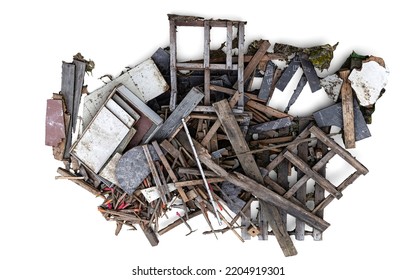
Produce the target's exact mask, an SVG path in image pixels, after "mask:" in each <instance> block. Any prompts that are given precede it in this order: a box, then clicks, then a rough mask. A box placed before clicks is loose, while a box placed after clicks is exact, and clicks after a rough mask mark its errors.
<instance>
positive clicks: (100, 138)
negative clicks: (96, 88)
mask: <svg viewBox="0 0 416 280" xmlns="http://www.w3.org/2000/svg"><path fill="white" fill-rule="evenodd" d="M128 132H129V129H128V127H127V126H126V125H125V124H124V123H123V122H122V121H120V120H119V119H118V118H117V117H116V116H115V115H114V114H113V113H111V111H110V110H108V109H107V108H106V107H103V108H102V109H101V110H100V112H99V113H98V114H97V116H96V117H95V118H94V120H93V121H92V122H91V124H90V125H89V126H88V127H87V129H86V130H85V132H84V133H83V134H82V136H81V138H80V139H79V140H78V141H77V142H76V143H75V144H74V146H73V148H72V154H73V155H74V156H76V157H77V158H78V159H79V160H80V161H82V162H83V163H84V164H85V165H86V166H87V167H88V168H90V169H91V170H92V171H93V172H95V173H97V174H98V173H99V171H100V170H101V168H102V167H103V166H104V164H105V163H106V162H107V160H108V159H109V158H110V157H111V155H112V154H113V153H114V151H115V149H116V148H117V147H118V146H119V144H120V143H121V141H122V140H123V139H124V137H125V136H126V135H127V133H128Z"/></svg>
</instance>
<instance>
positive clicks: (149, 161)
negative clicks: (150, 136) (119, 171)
mask: <svg viewBox="0 0 416 280" xmlns="http://www.w3.org/2000/svg"><path fill="white" fill-rule="evenodd" d="M142 148H143V152H144V155H145V156H146V160H147V164H148V165H149V168H150V172H151V173H152V177H153V180H154V181H155V184H156V189H157V190H158V191H159V194H160V198H161V199H162V201H163V203H165V204H167V203H168V202H167V200H166V195H167V193H166V190H165V189H164V188H163V186H162V182H161V180H160V177H159V174H158V172H157V169H156V166H155V163H154V162H153V159H152V155H151V154H150V151H149V148H148V147H147V145H143V146H142Z"/></svg>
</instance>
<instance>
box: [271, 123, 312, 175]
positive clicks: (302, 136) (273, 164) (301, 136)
mask: <svg viewBox="0 0 416 280" xmlns="http://www.w3.org/2000/svg"><path fill="white" fill-rule="evenodd" d="M312 126H313V124H312V123H310V124H309V125H308V126H307V127H306V128H305V129H304V130H302V132H301V133H299V135H298V136H296V138H295V140H293V141H292V142H293V143H292V144H289V145H288V146H287V147H286V149H287V150H293V149H294V148H296V143H297V141H300V140H302V139H305V138H307V137H308V136H309V135H310V134H311V133H310V131H309V129H310V128H311V127H312ZM283 160H284V156H283V153H280V154H279V155H278V156H277V157H275V158H274V159H273V160H272V161H271V162H270V163H269V165H267V167H266V169H267V170H268V171H269V172H270V171H272V170H273V169H275V168H276V167H277V166H278V165H279V164H280V163H281V162H282V161H283Z"/></svg>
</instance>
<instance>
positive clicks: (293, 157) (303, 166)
mask: <svg viewBox="0 0 416 280" xmlns="http://www.w3.org/2000/svg"><path fill="white" fill-rule="evenodd" d="M283 156H284V157H285V158H287V159H288V160H289V161H290V162H291V163H293V164H294V165H295V166H296V167H298V168H299V169H300V170H301V171H302V172H303V173H305V174H306V175H308V176H309V177H310V178H312V179H314V180H315V182H318V183H319V185H321V186H322V187H323V188H324V189H325V190H326V191H328V192H329V193H330V194H331V195H333V196H335V197H336V198H337V199H340V198H341V197H342V193H341V192H339V191H338V190H337V189H336V187H335V186H334V185H333V184H332V183H331V182H329V181H328V180H326V179H325V178H324V177H322V176H321V175H319V174H318V173H316V172H315V171H313V170H312V169H311V168H310V167H309V166H308V165H307V164H306V163H305V162H303V160H302V159H300V158H299V157H298V156H297V155H295V154H293V153H291V152H290V151H286V152H284V154H283Z"/></svg>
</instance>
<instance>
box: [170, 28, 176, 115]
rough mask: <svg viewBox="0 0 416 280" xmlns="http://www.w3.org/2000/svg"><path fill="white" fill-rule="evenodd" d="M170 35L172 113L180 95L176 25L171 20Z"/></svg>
mask: <svg viewBox="0 0 416 280" xmlns="http://www.w3.org/2000/svg"><path fill="white" fill-rule="evenodd" d="M169 34H170V105H169V108H170V110H171V111H173V110H175V108H176V98H177V94H178V85H177V83H178V81H177V77H176V52H177V51H176V46H177V45H176V24H175V21H173V20H169Z"/></svg>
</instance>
